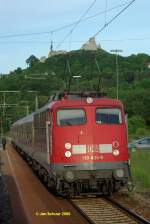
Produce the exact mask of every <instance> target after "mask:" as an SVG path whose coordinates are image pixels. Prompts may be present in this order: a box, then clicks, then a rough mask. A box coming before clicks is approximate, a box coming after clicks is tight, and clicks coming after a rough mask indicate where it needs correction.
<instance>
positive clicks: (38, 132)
mask: <svg viewBox="0 0 150 224" xmlns="http://www.w3.org/2000/svg"><path fill="white" fill-rule="evenodd" d="M127 135H128V133H127V119H126V113H125V109H124V106H123V104H122V102H121V101H119V100H117V99H110V98H107V97H106V96H102V95H101V94H99V93H96V92H89V93H87V92H86V93H79V92H78V93H73V92H72V93H71V92H70V93H67V92H61V93H57V94H54V95H53V96H52V97H51V98H50V99H49V101H48V103H47V104H46V105H44V106H43V107H42V108H40V109H38V110H36V111H35V112H33V113H32V114H29V115H28V116H26V117H24V118H21V119H20V120H18V121H16V122H15V123H13V124H12V126H11V141H12V144H13V146H14V147H15V148H16V149H17V151H18V152H20V154H21V155H22V156H23V157H24V158H25V159H26V160H27V162H28V163H29V165H30V166H32V168H33V169H34V171H35V172H36V173H38V175H39V176H40V177H41V178H42V180H43V181H44V182H45V183H46V184H47V186H48V187H49V189H50V190H52V191H53V192H55V193H57V194H58V195H61V196H63V197H66V196H72V195H86V194H94V195H108V194H112V193H113V192H116V191H118V190H119V189H120V188H121V187H122V186H124V185H126V184H127V183H128V179H129V177H130V175H131V174H130V158H129V152H128V140H127V138H128V136H127Z"/></svg>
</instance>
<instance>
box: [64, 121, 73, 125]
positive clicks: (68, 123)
mask: <svg viewBox="0 0 150 224" xmlns="http://www.w3.org/2000/svg"><path fill="white" fill-rule="evenodd" d="M64 124H65V125H68V126H72V124H71V123H70V122H69V121H65V122H64Z"/></svg>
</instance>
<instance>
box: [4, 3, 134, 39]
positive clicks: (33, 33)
mask: <svg viewBox="0 0 150 224" xmlns="http://www.w3.org/2000/svg"><path fill="white" fill-rule="evenodd" d="M129 2H131V1H127V2H124V3H123V4H118V5H116V6H114V7H112V8H109V9H107V13H108V12H111V11H113V10H115V9H117V8H120V7H122V6H124V5H126V4H128V3H129ZM105 13H106V11H105V10H104V11H100V12H98V13H96V14H94V15H92V16H88V17H85V18H84V19H82V20H81V21H80V22H84V21H87V20H89V19H92V18H94V17H97V16H99V15H102V14H105ZM76 23H77V21H75V22H73V23H69V24H67V25H63V26H60V27H58V28H55V29H53V30H49V31H40V32H30V33H18V34H8V35H0V39H5V38H15V37H26V36H38V35H44V34H51V33H55V32H59V31H61V30H64V29H67V28H69V27H71V26H73V25H74V24H76Z"/></svg>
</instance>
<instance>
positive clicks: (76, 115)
mask: <svg viewBox="0 0 150 224" xmlns="http://www.w3.org/2000/svg"><path fill="white" fill-rule="evenodd" d="M85 123H86V115H85V111H84V110H83V109H60V110H58V111H57V124H58V125H59V126H72V125H82V124H85Z"/></svg>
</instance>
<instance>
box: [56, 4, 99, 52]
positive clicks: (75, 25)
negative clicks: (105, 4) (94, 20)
mask: <svg viewBox="0 0 150 224" xmlns="http://www.w3.org/2000/svg"><path fill="white" fill-rule="evenodd" d="M95 3H96V0H94V1H92V3H91V4H90V6H89V7H88V8H87V9H86V11H85V12H84V13H83V14H82V15H81V17H80V18H79V20H77V22H76V23H75V24H74V26H73V28H72V29H71V30H70V31H69V32H68V33H67V34H66V36H65V37H64V38H63V40H62V41H61V42H60V43H59V44H58V45H57V46H56V49H57V48H59V47H60V46H61V44H62V43H63V42H64V41H65V40H66V39H67V38H68V37H69V36H70V35H71V34H72V33H73V31H74V30H75V28H76V27H77V26H78V24H79V23H80V22H81V21H82V19H83V18H84V17H85V16H86V14H87V13H88V12H89V11H90V9H91V8H92V7H93V6H94V5H95Z"/></svg>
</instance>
